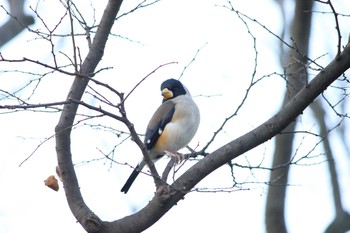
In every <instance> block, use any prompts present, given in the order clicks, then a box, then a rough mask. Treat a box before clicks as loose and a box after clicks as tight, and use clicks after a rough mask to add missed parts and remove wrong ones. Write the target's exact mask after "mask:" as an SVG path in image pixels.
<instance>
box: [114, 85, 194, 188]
mask: <svg viewBox="0 0 350 233" xmlns="http://www.w3.org/2000/svg"><path fill="white" fill-rule="evenodd" d="M160 89H161V93H162V96H163V103H162V104H161V105H160V106H159V107H158V109H157V110H156V111H155V113H154V114H153V116H152V118H151V120H150V121H149V123H148V126H147V129H146V135H145V140H144V143H145V145H146V148H147V150H148V153H149V156H150V158H151V159H152V161H153V162H156V161H157V160H158V159H159V158H161V157H163V156H164V154H170V155H174V154H176V152H177V151H178V150H180V149H182V148H184V147H185V146H187V144H188V143H189V142H190V141H191V140H192V138H193V137H194V135H195V134H196V132H197V129H198V126H199V121H200V115H199V109H198V107H197V105H196V103H195V102H194V101H193V99H192V97H191V94H190V92H189V91H188V89H187V88H186V87H185V86H184V85H183V84H182V83H181V82H180V81H178V80H176V79H168V80H166V81H164V82H163V83H162V85H161V88H160ZM145 165H146V162H145V160H144V159H142V161H141V162H140V163H139V164H138V165H137V166H136V167H135V169H134V171H133V172H132V173H131V175H130V176H129V178H128V180H127V181H126V183H125V184H124V186H123V188H122V189H121V192H124V193H127V192H128V190H129V189H130V186H131V185H132V183H133V182H134V181H135V179H136V177H137V176H138V174H139V173H140V171H141V170H142V168H143V167H144V166H145Z"/></svg>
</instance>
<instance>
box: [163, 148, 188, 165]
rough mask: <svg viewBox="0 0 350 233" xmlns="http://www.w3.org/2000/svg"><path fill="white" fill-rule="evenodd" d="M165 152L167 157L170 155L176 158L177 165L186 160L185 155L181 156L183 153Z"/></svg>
mask: <svg viewBox="0 0 350 233" xmlns="http://www.w3.org/2000/svg"><path fill="white" fill-rule="evenodd" d="M164 152H165V153H166V154H167V155H169V156H171V157H174V158H175V160H176V163H179V162H180V161H181V160H182V159H183V158H184V156H183V154H181V153H179V152H175V153H173V152H170V151H167V150H165V151H164Z"/></svg>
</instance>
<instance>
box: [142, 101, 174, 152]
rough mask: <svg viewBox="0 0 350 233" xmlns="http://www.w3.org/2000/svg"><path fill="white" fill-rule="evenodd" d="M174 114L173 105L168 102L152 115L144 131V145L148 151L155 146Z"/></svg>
mask: <svg viewBox="0 0 350 233" xmlns="http://www.w3.org/2000/svg"><path fill="white" fill-rule="evenodd" d="M174 112H175V103H174V102H172V101H170V100H169V101H166V102H164V103H163V104H161V105H160V106H159V108H158V109H157V110H156V112H155V113H154V114H153V116H152V118H151V120H150V122H149V123H148V126H147V130H146V136H145V144H146V147H147V150H150V149H151V148H152V147H153V146H154V144H156V142H157V140H158V138H159V136H160V135H161V134H162V132H163V130H164V128H165V126H166V125H167V124H168V123H169V122H170V121H171V119H172V118H173V115H174Z"/></svg>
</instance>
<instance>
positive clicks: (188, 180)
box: [105, 45, 350, 232]
mask: <svg viewBox="0 0 350 233" xmlns="http://www.w3.org/2000/svg"><path fill="white" fill-rule="evenodd" d="M349 68H350V46H349V45H347V46H346V47H345V49H344V51H343V52H342V53H341V54H340V56H339V57H337V58H336V59H335V60H333V61H332V62H331V63H330V64H329V65H328V66H327V67H326V68H325V69H323V70H322V71H321V72H320V73H319V74H318V75H317V76H316V77H315V78H314V79H313V80H312V81H311V82H310V83H309V84H308V85H306V86H305V87H304V88H303V89H302V90H301V91H299V92H298V93H297V94H296V95H295V96H294V97H293V98H292V99H291V100H290V101H289V102H288V103H286V104H285V105H284V106H283V107H282V108H281V110H280V111H279V112H278V113H277V114H276V115H274V116H273V117H272V118H270V119H269V120H267V121H266V122H264V123H263V124H261V125H260V126H258V127H257V128H255V129H253V130H252V131H250V132H248V133H246V134H245V135H243V136H241V137H239V138H237V139H236V140H233V141H231V142H229V143H228V144H226V145H224V146H222V147H221V148H219V149H217V150H216V151H214V152H213V153H211V154H209V155H208V156H206V157H204V158H203V159H202V160H200V161H199V162H198V163H196V164H195V165H194V166H192V167H191V168H190V169H188V170H187V171H186V172H185V173H184V174H183V175H181V176H180V177H179V178H178V179H177V180H176V181H175V182H174V183H173V184H172V185H171V190H169V191H168V192H166V193H164V192H162V193H161V192H157V193H156V195H155V197H154V198H153V199H152V200H151V201H150V202H149V204H148V205H147V206H145V207H144V208H143V209H142V210H140V211H139V212H137V213H135V214H133V215H130V216H127V217H125V218H123V219H120V220H117V221H114V222H105V226H106V229H108V230H107V231H106V232H112V230H115V231H117V230H120V231H121V232H141V231H143V230H145V229H147V228H148V227H150V226H151V225H152V224H153V223H155V222H156V221H157V220H158V219H160V218H161V217H162V216H163V215H164V214H165V213H166V212H167V211H168V210H169V209H171V208H172V207H173V206H174V205H175V204H177V202H178V201H180V200H181V199H183V197H184V196H185V195H186V194H187V193H188V192H189V191H190V190H191V189H192V188H193V187H194V186H195V185H196V184H197V183H199V182H200V181H201V180H202V179H204V178H205V177H206V176H207V175H209V174H210V173H211V172H213V171H214V170H216V169H217V168H219V167H221V166H223V165H224V164H226V163H227V162H228V161H230V160H232V159H234V158H236V157H238V156H239V155H241V154H243V153H245V152H247V151H249V150H251V149H253V148H254V147H256V146H258V145H260V144H262V143H264V142H266V141H268V140H269V139H271V138H272V137H274V136H276V135H277V134H279V133H280V132H281V131H282V130H283V129H284V128H285V127H287V126H288V125H289V124H290V123H291V122H293V121H294V120H295V118H296V117H297V116H298V115H300V114H302V112H303V111H304V110H305V109H306V108H307V107H308V106H309V105H310V104H311V103H312V102H313V101H314V100H315V99H316V97H317V96H318V95H320V94H321V93H322V92H323V91H325V90H326V89H327V87H328V86H329V85H330V84H331V83H332V82H334V81H335V80H336V79H337V78H338V77H339V76H341V75H342V74H343V73H344V72H345V71H346V70H347V69H349ZM135 219H137V220H138V221H135Z"/></svg>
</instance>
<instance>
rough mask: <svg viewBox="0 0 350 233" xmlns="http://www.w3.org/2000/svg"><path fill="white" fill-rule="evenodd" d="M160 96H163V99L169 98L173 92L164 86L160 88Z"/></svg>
mask: <svg viewBox="0 0 350 233" xmlns="http://www.w3.org/2000/svg"><path fill="white" fill-rule="evenodd" d="M162 96H163V97H164V99H166V100H167V99H170V98H172V97H173V92H172V91H170V90H169V89H168V88H164V89H163V90H162Z"/></svg>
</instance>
